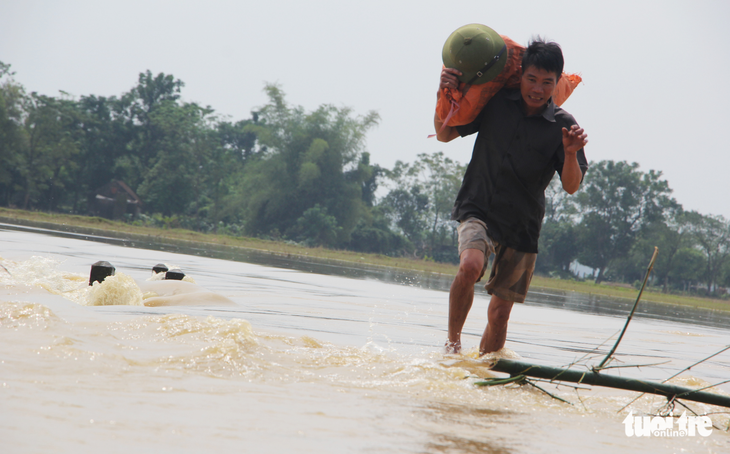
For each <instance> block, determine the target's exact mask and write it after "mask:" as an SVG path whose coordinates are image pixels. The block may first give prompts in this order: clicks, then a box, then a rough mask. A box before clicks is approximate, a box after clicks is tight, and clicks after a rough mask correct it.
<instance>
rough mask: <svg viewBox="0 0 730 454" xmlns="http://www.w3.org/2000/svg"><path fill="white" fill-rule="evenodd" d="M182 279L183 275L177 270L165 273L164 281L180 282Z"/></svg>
mask: <svg viewBox="0 0 730 454" xmlns="http://www.w3.org/2000/svg"><path fill="white" fill-rule="evenodd" d="M184 277H185V273H183V272H182V271H181V270H178V269H174V270H169V271H167V272H166V273H165V280H166V281H182V280H183V278H184Z"/></svg>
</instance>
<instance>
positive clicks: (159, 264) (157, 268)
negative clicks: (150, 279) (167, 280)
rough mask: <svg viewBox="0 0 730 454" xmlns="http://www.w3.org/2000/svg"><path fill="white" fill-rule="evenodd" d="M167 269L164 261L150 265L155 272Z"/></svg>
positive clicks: (163, 271) (162, 271) (164, 271)
mask: <svg viewBox="0 0 730 454" xmlns="http://www.w3.org/2000/svg"><path fill="white" fill-rule="evenodd" d="M169 270H170V268H168V267H167V265H165V264H164V263H158V264H157V265H155V266H153V267H152V272H153V273H155V274H157V273H166V272H167V271H169Z"/></svg>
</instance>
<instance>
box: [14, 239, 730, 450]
mask: <svg viewBox="0 0 730 454" xmlns="http://www.w3.org/2000/svg"><path fill="white" fill-rule="evenodd" d="M0 259H1V261H0V264H2V265H3V267H4V268H0V440H2V442H1V446H2V448H1V449H0V452H2V453H36V452H37V453H46V452H54V453H92V452H93V453H98V452H104V453H117V452H119V453H121V452H125V453H126V452H129V451H133V450H134V451H139V450H143V451H152V450H154V452H162V453H166V452H170V453H173V452H174V453H198V452H246V453H249V452H250V453H281V452H286V453H300V452H301V453H309V452H312V453H350V452H352V453H370V452H377V453H484V452H486V453H542V452H544V453H554V452H584V451H585V450H590V451H591V452H598V453H615V452H620V451H622V450H623V451H626V452H643V453H667V452H677V453H679V452H702V453H708V452H710V453H727V452H730V434H729V433H728V432H727V428H728V424H730V422H729V419H728V413H727V410H728V409H726V408H722V407H713V406H709V405H705V404H699V403H693V402H685V403H686V405H687V406H688V407H689V408H690V409H691V410H693V411H695V412H697V413H699V414H710V417H711V419H712V422H713V424H714V426H715V428H714V429H713V430H712V433H711V434H710V435H709V436H702V435H699V434H694V435H688V434H685V435H683V436H674V437H661V436H652V437H640V438H637V437H635V436H632V437H629V436H627V435H626V433H625V426H624V424H623V420H624V418H626V416H627V415H628V414H629V412H630V411H632V412H633V414H634V415H654V414H658V413H659V412H660V411H662V410H663V406H664V404H665V403H666V399H664V398H660V397H657V396H644V397H642V398H640V399H639V400H637V401H636V402H634V403H632V404H631V405H630V406H629V407H627V408H626V409H623V410H622V408H623V407H624V406H625V405H627V404H629V402H631V401H632V400H633V399H634V398H635V397H637V396H638V395H637V394H636V393H632V392H628V391H619V390H614V389H606V388H604V389H601V388H593V389H590V388H588V387H585V386H581V387H580V388H581V389H574V388H572V387H570V386H559V387H556V386H554V385H553V384H549V383H540V386H542V387H544V388H545V389H546V390H548V391H550V392H551V393H553V394H556V395H557V396H559V397H561V398H563V399H565V400H568V401H570V402H571V403H572V405H570V404H567V403H564V402H561V401H558V400H556V399H553V398H552V397H550V396H548V395H546V394H544V393H542V392H541V391H539V390H537V389H536V388H533V387H531V386H522V387H517V386H509V387H491V388H482V387H478V386H475V385H474V383H475V382H476V381H479V379H480V378H483V377H495V376H500V375H499V374H496V373H492V372H490V371H489V370H488V369H487V367H485V364H484V363H483V362H481V361H480V360H479V359H478V358H477V353H476V347H477V345H478V343H479V337H480V335H481V332H482V330H483V329H484V324H485V316H486V308H487V303H488V295H486V294H485V293H484V292H483V290H480V291H478V292H477V297H476V299H475V303H474V306H473V308H472V311H471V313H470V315H469V319H468V320H467V324H466V326H465V329H464V334H463V337H462V342H463V344H464V346H465V352H464V354H463V355H456V356H455V355H447V356H445V355H443V353H442V349H441V346H442V345H443V342H444V340H445V338H446V332H445V327H446V318H447V299H448V293H447V292H448V285H449V284H450V279H449V278H444V277H440V276H433V275H430V276H427V275H420V274H418V273H409V272H402V271H394V270H386V269H382V268H376V267H367V266H356V265H351V264H342V263H334V262H323V261H316V260H295V259H292V258H287V257H281V256H276V255H271V254H266V253H256V252H245V253H244V252H240V251H239V252H231V251H230V250H226V249H225V248H216V247H212V246H195V245H190V244H186V245H184V246H183V245H180V244H163V243H154V244H145V243H144V242H139V241H125V240H121V239H115V238H101V237H92V236H88V235H76V234H68V233H59V232H50V231H45V230H42V229H32V228H20V227H14V226H8V225H0ZM98 260H107V261H109V262H111V263H112V264H113V265H114V266H115V267H116V276H114V278H113V279H108V280H107V281H106V282H105V283H104V284H102V285H95V286H94V287H89V286H88V277H89V269H90V265H91V264H92V263H94V262H96V261H98ZM157 263H166V264H168V265H174V266H176V267H180V268H181V269H182V270H183V271H184V272H185V273H186V274H187V275H188V276H189V277H190V278H192V280H193V281H194V282H176V281H158V280H148V279H150V278H151V271H150V270H151V268H152V266H153V265H155V264H157ZM95 304H97V305H95ZM99 304H104V305H99ZM632 304H633V301H627V300H611V299H609V298H599V297H593V296H586V295H577V294H570V293H569V294H561V293H559V292H554V291H550V290H547V289H537V288H535V289H532V290H531V293H530V295H528V301H527V302H526V303H525V304H523V305H516V306H515V308H514V310H513V312H512V317H511V321H510V328H509V333H508V338H507V348H508V349H509V350H510V351H512V352H514V353H513V354H514V355H518V356H519V357H521V361H526V362H534V363H539V364H545V365H550V366H554V367H560V366H566V365H569V364H574V363H575V364H576V365H575V366H573V367H575V368H581V367H585V366H590V365H597V364H598V363H599V362H600V361H601V359H602V358H603V356H605V354H606V353H607V352H608V350H609V349H610V347H611V346H612V345H613V342H615V338H616V336H617V334H618V332H619V331H620V330H621V328H622V327H623V325H624V322H625V317H626V315H627V314H628V311H629V310H630V308H631V305H632ZM729 327H730V313H728V312H722V311H709V310H699V309H691V308H689V309H688V308H684V307H678V306H670V305H661V304H650V303H646V304H645V303H642V304H641V305H640V307H639V310H638V313H637V315H636V317H635V318H634V320H633V321H632V322H631V325H630V326H629V329H628V331H627V333H626V335H625V337H624V339H623V340H622V342H621V344H620V346H619V348H618V351H617V353H618V354H617V357H618V359H619V361H620V362H621V363H622V364H627V365H631V364H642V365H650V364H657V363H662V364H660V365H654V366H645V367H641V368H624V369H612V370H610V371H606V372H605V373H611V374H618V375H621V376H626V377H636V378H641V379H644V380H652V381H662V380H665V379H667V378H669V377H671V376H672V375H674V374H675V373H677V372H679V371H681V370H682V369H684V368H686V367H687V366H690V365H691V364H693V363H694V362H696V361H699V360H701V359H703V358H705V357H707V356H709V355H711V354H713V353H715V352H717V351H719V350H721V349H722V348H723V347H725V346H727V345H728V344H730V328H729ZM505 354H512V353H510V352H509V351H508V352H505ZM728 379H730V351H726V352H724V353H722V354H720V355H718V356H716V357H714V358H712V359H710V360H708V361H706V362H703V363H702V364H700V365H698V366H695V367H693V368H692V369H691V370H690V371H688V372H684V373H683V374H681V375H680V376H679V377H677V378H675V379H672V380H671V383H674V384H678V385H682V386H691V387H696V388H699V387H705V386H710V385H713V384H716V383H719V382H722V381H724V380H728ZM713 390H714V391H713V392H719V393H722V394H725V395H729V394H730V384H723V385H720V386H718V387H715V388H713ZM683 411H685V407H682V406H680V405H677V406H676V407H675V408H674V414H675V415H679V414H681V413H682V412H683Z"/></svg>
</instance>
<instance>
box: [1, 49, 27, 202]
mask: <svg viewBox="0 0 730 454" xmlns="http://www.w3.org/2000/svg"><path fill="white" fill-rule="evenodd" d="M14 74H15V73H13V72H11V71H10V65H9V64H5V63H3V62H2V61H0V194H2V196H3V197H2V198H3V199H4V200H5V204H6V205H8V204H9V203H10V196H11V195H12V193H13V188H12V181H13V172H12V171H11V169H13V168H15V167H16V165H17V153H18V151H19V150H20V149H21V147H22V146H23V130H22V125H23V116H24V109H23V104H24V102H25V98H26V94H25V90H24V89H23V87H22V86H21V85H20V84H18V83H17V82H15V80H14V79H13V75H14Z"/></svg>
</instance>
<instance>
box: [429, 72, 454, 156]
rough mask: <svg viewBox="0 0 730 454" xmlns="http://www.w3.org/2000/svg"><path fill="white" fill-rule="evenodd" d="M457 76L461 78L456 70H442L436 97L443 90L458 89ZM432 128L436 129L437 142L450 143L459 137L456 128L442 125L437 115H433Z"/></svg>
mask: <svg viewBox="0 0 730 454" xmlns="http://www.w3.org/2000/svg"><path fill="white" fill-rule="evenodd" d="M458 76H461V71H459V70H458V69H453V68H444V69H442V70H441V79H440V81H439V94H438V96H441V91H442V90H443V89H444V88H453V89H457V88H459V78H458ZM433 126H434V128H436V138H437V139H438V140H439V142H451V141H452V140H454V139H456V138H457V137H459V136H460V134H459V131H457V130H456V128H454V127H452V126H447V125H444V124H443V123H442V122H441V120H439V117H438V115H434V117H433Z"/></svg>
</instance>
